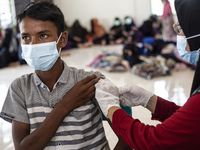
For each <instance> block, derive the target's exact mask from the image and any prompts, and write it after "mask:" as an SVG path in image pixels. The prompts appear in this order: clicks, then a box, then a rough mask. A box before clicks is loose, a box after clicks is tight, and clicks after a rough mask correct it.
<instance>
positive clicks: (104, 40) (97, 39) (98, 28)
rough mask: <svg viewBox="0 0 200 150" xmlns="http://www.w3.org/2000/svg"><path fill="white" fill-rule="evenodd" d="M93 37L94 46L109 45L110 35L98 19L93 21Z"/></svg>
mask: <svg viewBox="0 0 200 150" xmlns="http://www.w3.org/2000/svg"><path fill="white" fill-rule="evenodd" d="M91 36H92V38H93V43H94V44H101V45H106V44H108V43H109V37H108V34H107V32H106V30H105V29H104V27H103V26H102V25H101V24H99V21H98V19H97V18H93V19H91Z"/></svg>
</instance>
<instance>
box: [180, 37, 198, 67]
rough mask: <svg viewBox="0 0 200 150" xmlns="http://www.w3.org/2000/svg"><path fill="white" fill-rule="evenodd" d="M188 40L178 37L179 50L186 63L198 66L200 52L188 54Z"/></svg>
mask: <svg viewBox="0 0 200 150" xmlns="http://www.w3.org/2000/svg"><path fill="white" fill-rule="evenodd" d="M187 39H190V37H189V38H186V37H185V36H180V35H177V50H178V53H179V55H180V56H181V58H183V59H184V60H185V61H187V62H189V63H190V64H197V61H198V59H199V50H196V51H191V52H187V51H186V46H187Z"/></svg>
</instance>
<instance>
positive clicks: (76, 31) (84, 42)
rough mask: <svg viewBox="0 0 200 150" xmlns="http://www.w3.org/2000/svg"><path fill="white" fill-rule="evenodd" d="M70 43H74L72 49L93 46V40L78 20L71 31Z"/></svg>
mask: <svg viewBox="0 0 200 150" xmlns="http://www.w3.org/2000/svg"><path fill="white" fill-rule="evenodd" d="M69 41H70V42H72V47H78V48H83V47H88V46H92V45H93V43H92V40H90V38H89V33H88V32H87V30H86V29H85V28H84V27H82V26H81V24H80V23H79V21H78V20H75V22H74V23H73V25H72V26H71V28H70V30H69Z"/></svg>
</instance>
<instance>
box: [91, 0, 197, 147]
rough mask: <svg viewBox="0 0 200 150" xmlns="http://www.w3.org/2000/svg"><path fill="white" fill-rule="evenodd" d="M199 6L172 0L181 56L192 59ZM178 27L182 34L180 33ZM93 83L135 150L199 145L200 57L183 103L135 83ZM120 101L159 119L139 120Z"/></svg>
mask: <svg viewBox="0 0 200 150" xmlns="http://www.w3.org/2000/svg"><path fill="white" fill-rule="evenodd" d="M199 6H200V1H199V0H175V8H176V13H177V16H178V21H179V25H180V27H179V28H178V29H176V30H177V31H178V32H177V34H178V35H177V49H179V54H180V56H182V52H183V51H184V55H187V56H188V57H191V56H193V58H195V59H196V58H198V57H199V50H198V49H199V48H200V16H199V13H200V9H199ZM181 31H182V32H183V33H184V34H183V35H185V36H183V35H181V34H180V32H181ZM180 36H181V37H180ZM179 39H181V40H179ZM187 43H188V44H189V49H187V46H186V45H187ZM185 51H186V52H185ZM193 52H194V53H193ZM194 54H196V55H194ZM184 58H185V57H184ZM185 59H186V58H185ZM188 60H189V61H191V60H190V59H188ZM188 78H190V77H188ZM183 82H184V81H183ZM102 85H106V86H102ZM95 87H96V95H95V97H96V98H97V101H98V103H99V105H100V108H101V110H102V112H103V113H104V115H105V116H107V117H108V118H109V119H110V120H111V122H112V127H113V130H114V132H115V133H116V134H117V135H118V136H119V137H121V138H122V139H123V140H124V141H125V142H126V143H127V144H128V145H129V146H130V147H131V148H133V149H135V150H199V149H200V144H199V142H200V128H199V127H200V109H199V108H200V61H199V60H198V59H197V67H196V70H195V75H194V81H193V84H192V89H191V95H190V97H189V98H188V100H187V102H186V103H185V104H184V105H183V106H178V105H176V104H175V103H173V102H170V101H167V100H165V99H163V98H161V97H159V96H156V95H155V94H153V93H151V92H148V91H146V90H145V89H143V88H141V87H139V86H135V85H126V86H123V87H121V88H118V87H116V86H115V85H114V84H112V83H111V82H110V83H109V82H106V83H105V82H104V80H100V81H99V82H98V83H97V84H96V85H95ZM119 101H120V102H121V104H123V105H124V106H139V105H140V106H143V107H145V108H147V109H148V110H150V111H151V113H152V119H156V120H160V121H161V123H160V124H158V125H157V126H151V125H145V124H144V123H141V122H140V121H139V120H138V119H135V118H132V117H131V116H129V115H128V114H127V113H125V112H124V111H123V110H122V109H121V108H120V107H119Z"/></svg>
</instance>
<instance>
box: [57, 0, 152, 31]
mask: <svg viewBox="0 0 200 150" xmlns="http://www.w3.org/2000/svg"><path fill="white" fill-rule="evenodd" d="M53 2H54V3H55V4H56V5H57V6H58V7H59V8H60V9H61V10H62V12H63V13H64V15H65V21H66V23H67V25H68V26H71V25H72V23H73V22H74V20H75V19H78V20H79V21H80V23H81V25H83V26H84V27H86V28H87V29H88V30H89V31H90V20H91V19H92V18H94V17H96V18H98V20H99V23H100V24H102V25H103V26H104V27H105V29H106V30H107V31H108V30H109V28H110V27H111V26H112V25H113V20H114V18H115V17H119V18H120V19H121V20H122V21H123V19H124V17H125V16H127V15H129V16H132V17H133V18H134V20H135V23H136V25H140V24H141V23H142V22H143V21H144V20H146V19H148V17H149V16H150V15H151V5H150V0H53Z"/></svg>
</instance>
